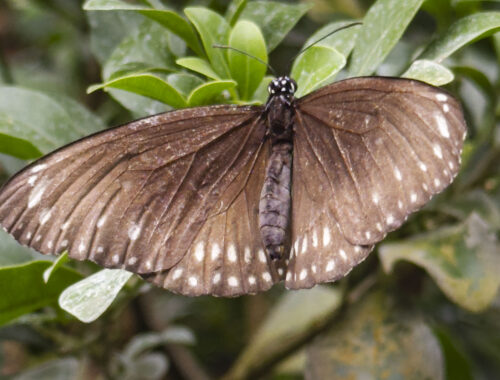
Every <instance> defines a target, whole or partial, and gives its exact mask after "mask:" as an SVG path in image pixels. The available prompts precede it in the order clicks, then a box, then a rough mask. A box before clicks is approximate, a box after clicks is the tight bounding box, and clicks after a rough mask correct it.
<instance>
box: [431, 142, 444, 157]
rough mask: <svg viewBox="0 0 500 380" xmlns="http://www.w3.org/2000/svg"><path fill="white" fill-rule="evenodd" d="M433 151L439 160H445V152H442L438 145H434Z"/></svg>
mask: <svg viewBox="0 0 500 380" xmlns="http://www.w3.org/2000/svg"><path fill="white" fill-rule="evenodd" d="M432 150H433V151H434V155H435V156H436V157H437V158H443V151H442V150H441V147H440V146H439V145H438V144H434V147H433V149H432Z"/></svg>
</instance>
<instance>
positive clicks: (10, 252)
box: [0, 228, 42, 267]
mask: <svg viewBox="0 0 500 380" xmlns="http://www.w3.org/2000/svg"><path fill="white" fill-rule="evenodd" d="M40 256H42V255H40V254H39V253H37V252H35V251H34V250H33V249H31V248H28V247H25V246H22V245H21V244H19V243H18V242H17V241H16V240H15V239H14V238H13V237H12V236H10V235H9V234H8V233H7V232H5V231H4V230H3V229H1V228H0V267H5V266H10V265H16V264H21V263H25V262H27V261H32V260H33V259H35V258H37V257H40Z"/></svg>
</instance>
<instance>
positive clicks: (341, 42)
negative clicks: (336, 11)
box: [303, 21, 361, 57]
mask: <svg viewBox="0 0 500 380" xmlns="http://www.w3.org/2000/svg"><path fill="white" fill-rule="evenodd" d="M352 22H353V21H335V22H332V23H330V24H328V25H325V26H324V27H322V28H321V29H319V30H318V31H317V32H315V33H314V34H313V35H312V36H311V37H309V38H308V39H307V41H306V42H305V43H304V46H303V47H304V48H305V47H307V46H309V45H311V44H313V43H315V42H316V41H319V40H320V39H321V38H323V37H325V36H326V35H328V34H329V33H332V32H333V31H334V30H336V29H339V28H341V27H343V26H346V25H348V24H352ZM360 28H361V25H354V26H351V27H350V28H347V29H344V30H340V31H338V32H335V33H333V34H332V35H330V36H329V37H326V38H325V39H324V40H321V45H322V46H328V47H331V48H334V49H336V50H337V51H338V52H339V53H340V54H342V55H343V56H344V57H347V56H349V54H350V53H351V51H352V49H353V48H354V45H355V44H356V39H357V36H358V33H359V30H360Z"/></svg>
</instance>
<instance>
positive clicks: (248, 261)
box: [244, 247, 252, 264]
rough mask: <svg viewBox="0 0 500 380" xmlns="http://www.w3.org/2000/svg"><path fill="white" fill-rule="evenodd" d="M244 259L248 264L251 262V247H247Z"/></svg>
mask: <svg viewBox="0 0 500 380" xmlns="http://www.w3.org/2000/svg"><path fill="white" fill-rule="evenodd" d="M244 259H245V263H247V264H250V262H251V261H252V254H251V252H250V247H245V253H244Z"/></svg>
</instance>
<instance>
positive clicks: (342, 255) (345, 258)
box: [339, 249, 347, 261]
mask: <svg viewBox="0 0 500 380" xmlns="http://www.w3.org/2000/svg"><path fill="white" fill-rule="evenodd" d="M339 255H340V257H342V260H344V261H347V255H346V253H345V251H344V250H343V249H341V250H339Z"/></svg>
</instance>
